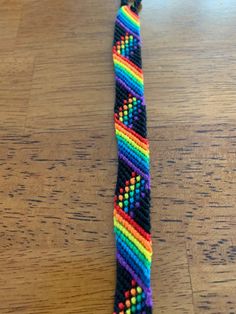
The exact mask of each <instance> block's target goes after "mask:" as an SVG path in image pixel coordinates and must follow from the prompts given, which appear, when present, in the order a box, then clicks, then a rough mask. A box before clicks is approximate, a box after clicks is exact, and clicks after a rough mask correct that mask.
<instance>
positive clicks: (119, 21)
mask: <svg viewBox="0 0 236 314" xmlns="http://www.w3.org/2000/svg"><path fill="white" fill-rule="evenodd" d="M139 2H140V1H139ZM113 61H114V69H115V79H116V101H115V108H114V122H115V132H116V139H117V146H118V174H117V184H116V191H115V197H114V231H115V237H116V248H117V254H116V257H117V283H116V293H115V305H114V313H113V314H131V313H135V314H150V313H152V295H151V286H150V273H151V259H152V241H151V235H150V175H149V143H148V140H147V134H146V133H147V132H146V106H145V99H144V82H143V71H142V61H141V39H140V19H139V16H138V13H137V6H135V2H134V5H128V3H127V2H126V1H123V3H122V6H121V7H120V9H119V11H118V14H117V18H116V23H115V34H114V43H113Z"/></svg>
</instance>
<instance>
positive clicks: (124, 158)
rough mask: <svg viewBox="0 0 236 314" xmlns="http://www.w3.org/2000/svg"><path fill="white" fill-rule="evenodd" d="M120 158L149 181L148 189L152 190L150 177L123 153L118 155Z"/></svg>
mask: <svg viewBox="0 0 236 314" xmlns="http://www.w3.org/2000/svg"><path fill="white" fill-rule="evenodd" d="M118 155H119V157H120V158H121V159H123V160H124V161H125V162H126V163H127V164H128V165H129V166H130V167H131V168H132V169H133V170H134V171H136V172H137V173H138V174H140V175H141V176H142V177H143V178H145V179H146V180H147V181H148V183H147V184H148V188H150V175H147V174H145V173H144V172H142V171H141V170H140V169H139V168H137V167H136V166H135V165H134V164H133V163H132V162H131V161H130V160H128V159H127V158H126V157H125V156H124V155H123V154H122V153H120V152H119V153H118Z"/></svg>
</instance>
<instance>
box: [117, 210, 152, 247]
mask: <svg viewBox="0 0 236 314" xmlns="http://www.w3.org/2000/svg"><path fill="white" fill-rule="evenodd" d="M114 216H115V217H116V219H117V221H119V223H121V224H122V225H123V226H124V227H125V229H127V230H128V231H129V232H130V233H131V234H132V235H133V236H134V237H135V239H137V240H138V241H139V242H140V243H141V244H142V245H143V246H144V247H145V248H146V250H147V251H148V252H150V253H152V245H151V243H150V242H149V241H147V240H146V239H145V238H144V237H143V236H142V235H141V234H140V233H138V231H137V230H136V229H134V227H133V226H132V225H131V224H130V223H129V222H128V221H127V220H125V219H124V218H122V217H121V216H120V215H119V214H118V213H117V212H116V210H114Z"/></svg>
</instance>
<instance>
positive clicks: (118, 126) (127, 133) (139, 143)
mask: <svg viewBox="0 0 236 314" xmlns="http://www.w3.org/2000/svg"><path fill="white" fill-rule="evenodd" d="M115 127H116V129H118V130H119V131H121V132H122V133H124V134H125V135H127V136H128V137H129V138H131V140H133V141H134V142H135V143H136V144H137V145H138V146H140V147H142V148H143V149H144V150H146V151H148V145H147V144H144V143H143V142H141V141H140V140H139V139H137V138H136V137H135V136H134V135H132V134H130V133H129V132H128V131H126V130H125V129H123V128H122V127H121V126H120V125H119V124H115Z"/></svg>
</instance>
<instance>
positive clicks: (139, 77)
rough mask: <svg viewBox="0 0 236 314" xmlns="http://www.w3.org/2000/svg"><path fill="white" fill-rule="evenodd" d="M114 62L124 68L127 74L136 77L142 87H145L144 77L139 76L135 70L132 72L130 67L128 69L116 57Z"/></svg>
mask: <svg viewBox="0 0 236 314" xmlns="http://www.w3.org/2000/svg"><path fill="white" fill-rule="evenodd" d="M114 62H115V63H117V64H119V65H120V66H121V67H122V68H125V70H126V71H127V72H129V73H130V74H131V75H132V76H134V77H135V78H136V79H137V80H138V81H139V83H140V84H141V85H143V77H142V76H138V75H137V74H136V73H135V71H134V70H133V69H132V70H131V69H130V68H129V67H127V65H125V64H124V63H122V62H121V61H119V60H118V59H117V58H116V57H115V56H114Z"/></svg>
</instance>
